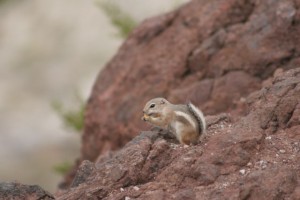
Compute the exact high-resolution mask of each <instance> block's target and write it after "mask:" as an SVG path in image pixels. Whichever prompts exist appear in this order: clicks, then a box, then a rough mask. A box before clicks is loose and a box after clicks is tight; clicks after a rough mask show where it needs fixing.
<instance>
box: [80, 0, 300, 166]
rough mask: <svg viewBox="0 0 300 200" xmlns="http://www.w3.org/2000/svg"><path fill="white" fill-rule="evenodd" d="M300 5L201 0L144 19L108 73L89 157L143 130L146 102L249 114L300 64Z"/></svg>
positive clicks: (98, 89)
mask: <svg viewBox="0 0 300 200" xmlns="http://www.w3.org/2000/svg"><path fill="white" fill-rule="evenodd" d="M299 7H300V1H299V0H282V1H276V0H267V1H258V0H221V1H220V0H211V1H206V0H194V1H191V2H189V3H188V4H186V5H184V6H183V7H181V8H179V9H178V10H176V11H174V12H171V13H168V14H165V15H162V16H159V17H155V18H152V19H149V20H146V21H145V22H143V23H142V24H141V25H140V26H139V27H138V28H136V29H135V30H134V31H133V33H132V34H131V35H130V36H129V38H128V39H127V40H126V41H125V42H124V44H123V45H122V46H121V48H120V49H119V52H118V53H117V54H116V56H115V57H114V58H113V59H112V60H111V61H110V62H109V63H108V64H107V66H106V67H105V69H104V70H103V71H102V72H101V73H100V75H99V76H98V79H97V81H96V83H95V85H94V88H93V91H92V94H91V97H90V99H89V101H88V105H87V108H86V116H85V130H84V135H83V143H82V156H81V159H80V160H81V161H82V160H86V159H87V160H90V161H95V160H96V159H97V157H98V156H99V155H100V154H102V153H105V152H107V151H109V150H116V149H119V148H120V147H122V146H124V145H125V144H126V143H127V142H128V141H129V140H130V139H131V138H133V137H134V136H135V135H136V134H138V132H139V131H141V130H147V129H148V128H147V127H146V125H145V124H144V123H143V122H142V121H141V120H140V117H141V110H142V108H143V106H144V104H145V102H146V101H147V100H149V99H151V98H153V97H157V96H163V97H166V98H167V99H169V100H170V101H171V102H172V103H183V102H186V101H188V100H190V101H192V102H193V103H194V104H195V105H197V106H198V107H200V108H201V109H202V110H203V111H204V113H205V114H217V113H220V112H229V111H230V112H231V113H232V114H233V116H241V115H243V114H245V113H246V110H245V108H246V106H245V102H244V99H245V97H246V96H247V95H248V94H250V93H251V92H253V91H255V90H257V89H260V88H261V87H262V85H264V83H267V82H266V80H268V79H269V78H270V77H271V76H272V75H273V73H274V72H275V70H276V69H278V68H282V69H283V70H287V69H290V68H294V67H296V66H297V65H298V66H299V64H300V58H299V54H300V46H299V44H300V37H299V35H300V12H299V9H298V8H299Z"/></svg>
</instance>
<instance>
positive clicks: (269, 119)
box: [57, 68, 300, 200]
mask: <svg viewBox="0 0 300 200" xmlns="http://www.w3.org/2000/svg"><path fill="white" fill-rule="evenodd" d="M299 86H300V68H297V69H294V70H289V71H287V72H284V73H282V74H281V75H279V76H277V77H275V78H274V79H273V81H272V85H271V86H269V87H267V88H263V89H261V90H259V91H257V92H254V93H252V94H251V95H250V96H249V97H248V98H247V99H246V101H247V102H248V103H249V106H250V111H249V113H248V114H247V115H246V116H244V117H240V119H238V120H237V121H234V122H230V118H229V117H228V116H227V115H224V114H221V115H218V116H210V117H207V124H208V130H207V136H206V138H205V139H204V141H203V142H202V143H200V144H197V145H194V146H189V147H184V146H182V145H179V144H174V143H173V142H174V141H172V140H170V139H169V138H167V137H165V135H163V134H161V132H160V130H159V129H157V130H153V131H147V132H142V133H141V134H140V135H138V136H137V137H135V138H134V139H133V140H132V141H130V142H129V143H128V144H126V145H125V147H123V148H122V149H121V150H119V151H116V152H115V153H112V155H111V156H108V157H106V158H104V159H100V160H99V163H96V166H97V168H93V167H92V168H88V169H91V170H88V171H87V172H86V173H85V172H84V170H79V172H78V174H79V176H80V177H82V173H85V174H86V177H85V176H84V177H85V178H84V179H83V182H82V183H81V184H79V185H78V186H75V187H73V188H71V189H69V190H67V191H65V193H61V194H60V195H58V196H57V199H61V200H64V199H125V198H126V197H127V198H131V199H183V198H184V199H204V200H206V199H263V200H268V199H299V197H300V196H299V186H300V185H299V183H300V174H299V168H300V162H299V160H300V157H299V156H300V153H299V152H300V142H299V141H300V134H299V131H300V126H299V122H300V115H299V113H295V112H293V113H291V110H295V109H296V107H297V106H298V105H299V104H300V92H299V90H298V88H299ZM289 103H290V104H289ZM288 104H289V105H288ZM287 105H288V106H287ZM290 120H292V121H293V122H294V123H290ZM288 125H289V126H288ZM87 163H90V162H87ZM84 165H88V166H90V164H84ZM81 168H82V167H81ZM76 177H78V176H76Z"/></svg>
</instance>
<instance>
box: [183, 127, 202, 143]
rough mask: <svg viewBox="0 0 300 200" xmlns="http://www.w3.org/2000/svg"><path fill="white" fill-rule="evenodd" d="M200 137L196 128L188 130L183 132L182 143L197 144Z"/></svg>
mask: <svg viewBox="0 0 300 200" xmlns="http://www.w3.org/2000/svg"><path fill="white" fill-rule="evenodd" d="M198 138H199V137H198V134H197V133H196V132H195V131H194V130H186V131H185V132H184V133H182V137H181V140H180V143H182V144H186V145H191V144H197V142H198Z"/></svg>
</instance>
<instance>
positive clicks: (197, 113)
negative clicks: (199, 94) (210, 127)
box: [187, 102, 206, 135]
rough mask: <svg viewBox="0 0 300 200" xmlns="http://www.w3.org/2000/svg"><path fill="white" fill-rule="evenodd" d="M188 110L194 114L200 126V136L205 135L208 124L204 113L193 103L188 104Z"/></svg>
mask: <svg viewBox="0 0 300 200" xmlns="http://www.w3.org/2000/svg"><path fill="white" fill-rule="evenodd" d="M187 107H188V110H189V111H190V112H191V113H192V115H193V116H194V117H195V118H196V120H197V122H198V124H199V129H200V130H199V132H200V135H202V134H205V130H206V122H205V118H204V115H203V113H202V112H201V110H199V109H198V108H197V107H196V106H194V105H193V104H192V103H191V102H190V103H188V104H187Z"/></svg>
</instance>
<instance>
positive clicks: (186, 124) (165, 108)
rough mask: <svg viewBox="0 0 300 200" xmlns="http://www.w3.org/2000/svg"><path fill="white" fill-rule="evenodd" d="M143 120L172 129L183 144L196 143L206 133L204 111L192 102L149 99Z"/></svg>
mask: <svg viewBox="0 0 300 200" xmlns="http://www.w3.org/2000/svg"><path fill="white" fill-rule="evenodd" d="M143 113H144V116H143V117H142V120H144V121H147V122H149V123H151V124H153V125H155V126H158V127H161V128H164V129H168V130H170V131H171V132H172V133H173V134H174V135H175V137H176V138H177V140H178V141H179V142H180V143H181V144H187V145H189V144H196V143H197V142H198V140H199V137H200V139H201V138H202V137H203V136H204V134H205V129H206V122H205V118H204V116H203V113H202V112H201V111H200V110H199V109H198V108H196V106H194V105H193V104H192V103H188V104H187V105H174V104H171V103H170V102H169V101H167V100H166V99H164V98H155V99H151V100H150V101H148V102H147V103H146V105H145V107H144V109H143Z"/></svg>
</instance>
